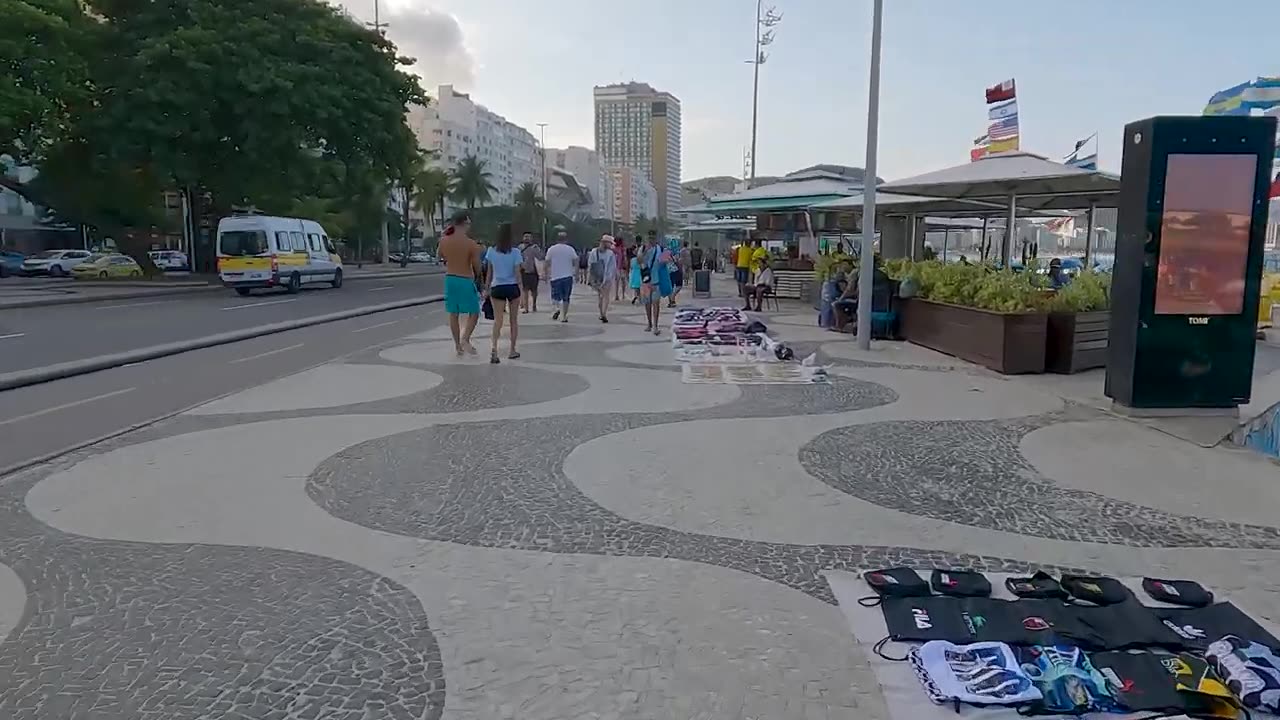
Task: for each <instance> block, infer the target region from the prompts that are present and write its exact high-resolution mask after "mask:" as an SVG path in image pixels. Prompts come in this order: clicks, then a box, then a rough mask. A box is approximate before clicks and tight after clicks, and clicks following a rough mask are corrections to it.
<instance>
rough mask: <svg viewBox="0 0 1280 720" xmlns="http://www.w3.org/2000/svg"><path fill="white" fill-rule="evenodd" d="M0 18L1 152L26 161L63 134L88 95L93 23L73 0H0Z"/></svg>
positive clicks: (34, 158)
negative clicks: (87, 58) (1, 69)
mask: <svg viewBox="0 0 1280 720" xmlns="http://www.w3.org/2000/svg"><path fill="white" fill-rule="evenodd" d="M0 18H4V22H0V68H4V72H2V73H0V155H8V156H9V157H10V158H11V159H12V160H13V162H15V163H16V164H19V165H31V164H35V163H38V162H39V161H40V160H42V159H43V158H44V155H45V152H47V151H48V150H49V148H51V147H53V146H54V145H56V144H57V143H59V142H61V141H63V140H65V139H66V138H67V137H68V135H69V133H68V129H69V126H70V125H71V121H72V118H73V117H74V115H75V114H76V113H77V112H82V111H83V110H84V109H85V107H86V105H87V103H88V101H89V100H90V98H91V96H92V87H91V85H90V79H89V67H88V64H87V62H86V54H87V53H88V52H89V50H90V46H91V43H92V40H93V38H94V37H95V33H94V30H95V23H93V22H92V21H90V20H89V18H88V17H87V16H86V15H85V13H84V11H83V10H82V9H81V7H80V3H79V2H77V1H76V0H0ZM0 174H3V173H0ZM10 182H12V183H13V184H14V185H15V186H16V184H17V181H15V180H12V179H10Z"/></svg>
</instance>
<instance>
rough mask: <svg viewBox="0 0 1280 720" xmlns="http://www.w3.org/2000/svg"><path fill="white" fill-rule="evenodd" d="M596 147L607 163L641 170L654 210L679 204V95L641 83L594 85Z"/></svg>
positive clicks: (660, 213) (665, 214)
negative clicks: (654, 199) (650, 186)
mask: <svg viewBox="0 0 1280 720" xmlns="http://www.w3.org/2000/svg"><path fill="white" fill-rule="evenodd" d="M594 95H595V110H596V150H597V151H598V152H599V153H600V155H601V157H603V158H604V162H605V164H606V165H608V166H610V167H629V168H635V169H636V170H639V171H641V172H643V173H644V174H645V175H646V176H647V177H648V178H649V180H650V181H651V182H652V183H653V186H654V188H656V189H657V191H658V216H659V217H663V218H666V217H669V215H670V213H671V212H674V211H675V210H678V209H680V204H681V191H680V100H679V99H677V98H676V96H674V95H672V94H671V93H665V92H660V91H658V90H655V89H653V87H652V86H650V85H648V84H646V83H637V82H629V83H620V84H617V85H603V86H597V87H596V88H595V92H594Z"/></svg>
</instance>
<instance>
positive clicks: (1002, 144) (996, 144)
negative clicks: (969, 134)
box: [987, 135, 1018, 155]
mask: <svg viewBox="0 0 1280 720" xmlns="http://www.w3.org/2000/svg"><path fill="white" fill-rule="evenodd" d="M1017 149H1018V136H1017V135H1014V136H1013V137H1012V138H1010V139H1008V140H993V141H992V142H991V144H990V145H988V146H987V153H988V154H991V155H994V154H996V153H1002V152H1012V151H1014V150H1017Z"/></svg>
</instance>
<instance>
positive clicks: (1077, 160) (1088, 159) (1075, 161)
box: [1063, 133, 1098, 170]
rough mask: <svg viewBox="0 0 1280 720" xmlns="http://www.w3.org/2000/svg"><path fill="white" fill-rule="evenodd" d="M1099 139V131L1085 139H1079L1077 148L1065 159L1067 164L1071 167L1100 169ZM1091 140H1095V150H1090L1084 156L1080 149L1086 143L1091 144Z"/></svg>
mask: <svg viewBox="0 0 1280 720" xmlns="http://www.w3.org/2000/svg"><path fill="white" fill-rule="evenodd" d="M1097 139H1098V133H1094V134H1092V135H1090V136H1089V137H1087V138H1085V139H1083V140H1077V141H1076V147H1075V149H1074V150H1072V151H1071V154H1070V155H1068V156H1067V157H1066V159H1065V160H1063V162H1064V163H1066V164H1067V165H1070V166H1071V167H1076V168H1080V169H1081V170H1097V169H1098V143H1097ZM1090 140H1093V141H1094V144H1093V152H1090V153H1088V154H1086V155H1084V156H1081V155H1080V151H1081V150H1082V149H1083V148H1084V146H1085V145H1088V144H1089V141H1090Z"/></svg>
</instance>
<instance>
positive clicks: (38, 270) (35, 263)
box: [22, 250, 92, 277]
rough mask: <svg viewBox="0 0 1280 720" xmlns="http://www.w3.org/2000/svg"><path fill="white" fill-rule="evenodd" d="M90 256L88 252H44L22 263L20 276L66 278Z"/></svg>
mask: <svg viewBox="0 0 1280 720" xmlns="http://www.w3.org/2000/svg"><path fill="white" fill-rule="evenodd" d="M90 255H92V253H90V252H89V251H88V250H45V251H44V252H38V253H36V254H35V255H31V256H30V257H28V258H26V259H25V260H23V261H22V274H23V275H49V276H52V277H66V276H68V275H70V274H71V270H72V268H74V267H76V266H77V265H79V264H80V263H82V262H84V261H85V260H88V259H89V256H90Z"/></svg>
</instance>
